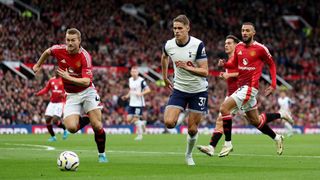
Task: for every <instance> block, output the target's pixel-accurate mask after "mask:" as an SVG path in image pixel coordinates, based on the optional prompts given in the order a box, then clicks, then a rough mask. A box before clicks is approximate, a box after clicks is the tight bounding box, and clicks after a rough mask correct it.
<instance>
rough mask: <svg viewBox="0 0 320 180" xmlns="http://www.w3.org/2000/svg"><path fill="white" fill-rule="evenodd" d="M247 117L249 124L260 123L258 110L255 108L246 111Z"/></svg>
mask: <svg viewBox="0 0 320 180" xmlns="http://www.w3.org/2000/svg"><path fill="white" fill-rule="evenodd" d="M246 116H247V119H248V121H249V123H250V124H252V125H254V126H258V125H259V123H260V119H259V112H258V110H257V109H252V110H250V111H247V112H246Z"/></svg>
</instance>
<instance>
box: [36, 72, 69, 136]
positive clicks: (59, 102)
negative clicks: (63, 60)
mask: <svg viewBox="0 0 320 180" xmlns="http://www.w3.org/2000/svg"><path fill="white" fill-rule="evenodd" d="M49 91H50V92H51V97H50V102H49V104H48V106H47V109H46V112H45V119H46V123H47V129H48V132H49V133H50V135H51V138H49V139H48V141H50V142H53V141H57V138H56V136H55V133H54V131H53V128H52V124H51V123H52V122H53V123H54V124H55V125H56V126H58V127H59V128H62V129H63V130H64V132H63V139H66V138H67V137H68V132H67V130H66V127H65V126H64V124H63V123H62V122H61V120H60V118H61V117H62V112H63V105H64V103H65V91H64V88H63V83H62V79H61V77H59V76H58V75H56V76H55V77H53V78H51V79H50V80H49V81H48V83H47V84H46V86H45V87H44V88H43V89H41V90H40V91H39V92H37V94H36V95H37V96H42V95H44V94H46V93H48V92H49Z"/></svg>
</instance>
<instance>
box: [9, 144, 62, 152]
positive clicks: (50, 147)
mask: <svg viewBox="0 0 320 180" xmlns="http://www.w3.org/2000/svg"><path fill="white" fill-rule="evenodd" d="M5 144H6V145H14V146H27V147H39V148H43V149H45V150H47V151H53V150H55V149H56V148H54V147H52V146H45V145H38V144H12V143H5ZM41 150H42V149H41Z"/></svg>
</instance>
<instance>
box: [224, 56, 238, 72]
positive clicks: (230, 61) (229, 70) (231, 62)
mask: <svg viewBox="0 0 320 180" xmlns="http://www.w3.org/2000/svg"><path fill="white" fill-rule="evenodd" d="M233 61H235V60H234V56H233V57H231V58H230V59H229V60H228V62H227V63H230V64H232V65H231V66H233V64H234V63H235V62H233ZM226 72H227V73H237V72H239V69H238V67H233V68H226Z"/></svg>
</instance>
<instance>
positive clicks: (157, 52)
mask: <svg viewBox="0 0 320 180" xmlns="http://www.w3.org/2000/svg"><path fill="white" fill-rule="evenodd" d="M23 2H25V3H26V4H28V5H30V6H32V7H34V8H36V9H38V10H39V11H40V12H41V18H40V21H39V20H38V19H37V17H36V16H35V15H33V16H32V15H31V16H30V15H28V16H22V15H20V14H19V13H18V12H16V11H15V10H13V9H12V8H10V7H8V5H4V4H1V3H0V19H1V22H0V62H1V61H21V62H24V63H26V64H30V63H31V64H32V63H35V62H36V60H37V59H38V58H39V56H40V54H41V53H42V51H43V50H44V48H46V47H50V46H52V45H54V44H59V43H62V42H63V37H64V33H65V30H66V29H67V28H69V27H77V28H79V29H80V31H81V32H83V39H82V40H83V41H82V42H83V43H82V45H83V46H84V47H85V48H86V49H88V50H89V52H90V53H91V55H92V57H93V64H94V65H95V66H103V67H124V68H128V67H131V66H132V65H141V66H148V67H150V68H153V69H155V70H157V71H159V70H160V69H159V67H160V57H161V49H162V47H161V46H162V45H163V43H164V40H166V39H169V38H170V37H171V36H172V34H171V33H170V28H171V20H172V18H173V17H175V16H176V15H178V14H181V13H185V14H187V15H188V16H189V17H190V19H191V22H192V31H191V34H192V35H194V36H196V37H199V38H200V39H203V40H204V43H205V45H206V48H207V49H206V50H207V54H208V57H209V61H210V62H209V65H210V70H215V71H216V70H218V68H217V66H216V63H217V59H218V58H219V57H223V53H222V52H223V47H224V46H223V43H224V37H225V36H226V35H228V34H235V35H237V36H238V37H240V24H241V23H242V22H244V21H253V22H254V23H255V24H256V29H257V31H258V32H259V33H258V34H259V36H257V37H256V39H257V40H258V41H260V42H262V43H264V44H265V45H266V46H267V47H268V48H269V49H270V50H271V53H272V54H273V56H274V59H275V62H276V64H277V74H278V75H279V76H281V77H282V78H284V79H285V80H286V81H287V82H289V83H290V84H291V85H292V86H293V90H291V91H290V92H289V94H290V96H291V98H292V99H293V100H294V101H295V102H296V103H295V104H293V106H292V112H294V119H295V123H296V124H297V125H305V126H316V125H320V118H319V117H320V108H319V105H320V93H319V91H318V89H319V84H320V81H319V77H318V75H319V72H320V65H319V63H320V60H319V57H320V38H319V33H320V28H319V27H320V19H319V17H320V16H319V11H317V10H318V9H319V8H320V3H319V2H318V1H293V2H291V3H290V4H289V3H284V1H281V0H271V1H265V0H261V1H255V2H254V3H251V2H241V3H240V2H237V3H235V2H232V1H227V0H218V1H205V0H199V1H196V2H194V1H174V0H169V1H165V0H159V1H146V2H144V1H142V0H138V1H132V0H110V1H103V0H98V1H93V0H84V1H76V0H69V1H63V0H55V1H49V2H45V1H39V0H24V1H23ZM129 3H130V4H131V7H133V8H135V9H136V10H137V11H138V12H139V13H138V15H135V16H133V15H130V14H128V13H126V12H125V11H123V10H121V9H123V7H124V5H125V4H129ZM244 7H246V9H252V12H250V13H247V12H246V11H243V10H242V9H243V8H244ZM270 10H272V12H270ZM199 12H202V13H199ZM283 15H297V16H301V17H303V18H304V19H305V20H306V21H307V22H308V23H309V24H310V25H311V27H312V31H311V33H310V32H308V31H307V29H305V28H303V27H298V28H297V29H293V28H292V27H290V26H289V24H288V23H287V22H286V21H284V19H283ZM137 16H138V17H137ZM141 19H142V20H141ZM48 63H49V64H54V63H55V61H54V59H50V60H49V61H48ZM50 75H51V74H50V72H48V71H43V75H42V77H41V78H39V79H33V80H32V79H30V80H25V79H20V78H18V77H16V76H14V74H12V73H11V72H10V71H5V70H0V79H1V82H0V86H1V87H0V88H1V89H0V98H1V99H0V104H1V106H0V124H2V125H5V124H6V125H8V124H38V123H40V124H41V123H45V122H44V118H43V112H44V110H45V107H46V102H48V99H42V98H38V97H35V96H34V93H35V92H36V91H37V90H39V89H38V88H40V87H42V86H43V85H44V83H45V81H46V80H48V78H49V77H50ZM127 78H128V77H127V74H123V73H115V72H113V71H112V68H106V70H105V71H98V70H97V71H96V75H95V80H94V83H95V85H96V87H97V89H98V91H99V94H101V97H102V101H103V103H104V107H105V108H104V110H103V117H104V118H103V119H104V120H105V124H106V125H111V124H124V123H125V122H124V110H125V109H124V108H125V106H126V102H122V101H121V100H120V98H119V97H120V96H121V95H122V94H124V91H125V88H126V83H127V82H126V79H127ZM149 84H150V86H151V89H152V90H153V94H152V95H150V96H146V102H147V107H146V109H147V111H145V114H144V118H145V119H147V120H148V121H149V123H151V124H162V123H163V122H162V121H163V118H162V112H163V109H164V106H165V103H166V100H167V97H168V95H169V91H168V90H166V89H164V88H162V87H159V86H157V85H156V84H153V83H149ZM209 85H210V87H209V89H210V92H209V96H210V99H209V106H210V113H209V115H208V117H207V119H206V121H203V125H208V124H209V125H210V124H213V123H214V119H215V118H216V116H217V113H218V108H219V107H218V106H217V104H219V103H221V101H222V100H223V98H224V96H225V92H224V90H225V83H224V82H223V81H221V80H219V79H217V78H216V77H210V78H209ZM265 85H266V84H265V83H264V82H263V83H261V86H262V88H263V87H264V86H265ZM26 99H28V101H26ZM276 99H277V94H275V95H273V96H270V97H263V96H260V99H259V108H260V111H266V112H274V111H277V109H278V107H277V106H276ZM234 124H235V125H244V124H246V121H244V120H243V119H241V118H236V120H235V121H234Z"/></svg>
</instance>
